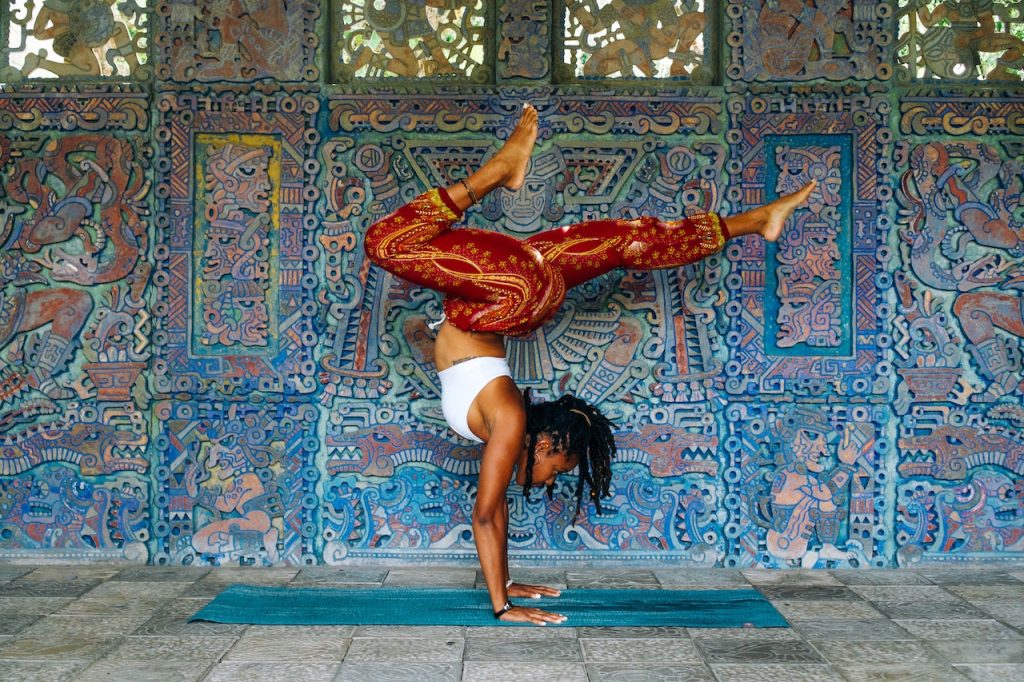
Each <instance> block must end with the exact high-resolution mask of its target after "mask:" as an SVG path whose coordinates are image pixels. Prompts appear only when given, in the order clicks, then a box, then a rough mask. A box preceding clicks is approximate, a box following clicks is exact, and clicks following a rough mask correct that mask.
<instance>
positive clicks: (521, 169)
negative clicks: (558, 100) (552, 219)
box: [491, 104, 537, 190]
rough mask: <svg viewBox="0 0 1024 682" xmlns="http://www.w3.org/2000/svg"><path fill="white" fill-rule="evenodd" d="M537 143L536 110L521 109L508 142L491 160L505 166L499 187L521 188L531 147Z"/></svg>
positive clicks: (531, 151)
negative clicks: (521, 112) (520, 114)
mask: <svg viewBox="0 0 1024 682" xmlns="http://www.w3.org/2000/svg"><path fill="white" fill-rule="evenodd" d="M536 142H537V110H536V109H534V108H533V105H531V104H527V105H525V106H524V107H523V115H522V116H520V117H519V123H517V124H516V129H515V130H513V131H512V135H510V136H509V138H508V141H506V142H505V144H504V145H503V146H502V148H501V149H499V150H498V153H497V154H495V155H494V158H492V159H491V162H492V163H496V164H502V165H504V166H506V169H505V170H504V175H503V176H502V178H501V180H500V181H499V183H498V184H499V185H501V186H502V187H507V188H508V189H512V190H516V189H519V188H520V187H522V186H523V180H525V179H526V166H527V165H528V164H529V162H530V154H532V153H533V145H534V144H535V143H536Z"/></svg>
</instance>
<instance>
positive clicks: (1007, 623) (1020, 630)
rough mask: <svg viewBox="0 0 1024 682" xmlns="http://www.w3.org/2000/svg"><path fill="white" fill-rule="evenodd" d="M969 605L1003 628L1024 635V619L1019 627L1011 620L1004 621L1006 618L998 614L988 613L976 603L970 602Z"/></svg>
mask: <svg viewBox="0 0 1024 682" xmlns="http://www.w3.org/2000/svg"><path fill="white" fill-rule="evenodd" d="M968 603H970V605H971V606H973V607H974V608H975V609H977V610H978V611H980V612H982V613H984V614H985V615H986V616H988V617H989V618H991V619H992V620H994V621H996V622H997V623H999V624H1000V625H1002V626H1003V627H1008V628H1010V629H1011V630H1013V631H1014V632H1017V633H1019V634H1021V635H1024V619H1022V620H1021V624H1020V625H1019V626H1018V625H1013V624H1012V623H1011V622H1010V621H1009V620H1007V619H1004V618H1002V617H1000V616H997V615H996V614H994V613H992V612H991V611H986V610H985V609H984V608H982V607H981V606H979V605H977V604H975V603H974V602H968Z"/></svg>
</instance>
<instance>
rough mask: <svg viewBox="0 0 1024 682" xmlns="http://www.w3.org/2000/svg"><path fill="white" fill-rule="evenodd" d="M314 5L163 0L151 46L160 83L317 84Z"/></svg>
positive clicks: (298, 0)
mask: <svg viewBox="0 0 1024 682" xmlns="http://www.w3.org/2000/svg"><path fill="white" fill-rule="evenodd" d="M320 4H321V3H320V2H318V1H317V0H293V1H292V2H289V3H287V4H286V3H285V2H284V1H283V0H269V1H268V2H257V3H250V2H240V1H239V0H227V2H225V1H224V0H189V1H187V2H186V1H184V0H162V1H161V2H158V3H157V5H156V21H155V22H154V23H155V25H156V26H155V31H154V35H153V43H154V45H155V49H156V50H157V51H158V52H159V54H158V55H157V57H156V59H155V60H154V61H155V62H156V64H157V66H156V69H155V71H156V76H157V78H159V79H160V80H163V81H173V82H178V83H188V82H195V81H204V82H216V81H242V82H249V81H257V80H260V79H273V80H275V81H316V80H317V79H318V78H319V77H320V69H319V68H318V67H317V66H316V50H317V47H318V45H319V44H320V36H319V35H318V34H317V32H316V24H317V20H318V19H319V18H320Z"/></svg>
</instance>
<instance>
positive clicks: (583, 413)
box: [523, 389, 615, 520]
mask: <svg viewBox="0 0 1024 682" xmlns="http://www.w3.org/2000/svg"><path fill="white" fill-rule="evenodd" d="M523 402H524V403H525V407H526V433H527V436H528V438H529V440H528V443H527V450H526V485H525V487H524V488H523V495H524V496H525V497H526V498H527V499H529V498H530V488H531V487H532V486H533V463H534V461H535V450H536V447H537V436H538V435H540V434H542V433H546V434H548V435H549V436H550V437H551V447H552V448H553V449H555V450H561V451H562V452H565V453H568V454H570V455H576V457H577V458H578V459H579V470H580V478H579V484H578V485H577V486H576V514H575V516H574V517H573V520H575V519H576V518H578V517H579V515H580V511H581V509H582V508H583V488H584V484H586V485H587V486H589V487H590V498H591V499H592V500H594V506H595V507H596V508H597V513H598V514H600V513H601V498H602V497H608V496H609V492H608V489H609V486H610V485H611V481H612V469H611V463H612V458H613V457H614V456H615V437H614V436H613V435H612V423H611V422H610V421H609V420H608V418H607V417H605V416H604V415H603V414H601V413H600V412H599V411H598V409H597V408H596V407H594V406H593V405H591V404H590V403H588V402H586V401H585V400H580V399H579V398H577V397H575V396H572V395H563V396H562V397H561V398H559V399H558V400H555V401H552V402H546V403H531V402H530V389H526V390H525V391H523ZM553 488H554V486H549V487H548V498H551V496H552V495H553V493H554V490H553Z"/></svg>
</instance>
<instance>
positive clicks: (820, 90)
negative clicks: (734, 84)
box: [726, 86, 892, 116]
mask: <svg viewBox="0 0 1024 682" xmlns="http://www.w3.org/2000/svg"><path fill="white" fill-rule="evenodd" d="M729 91H730V93H731V94H730V96H729V97H728V99H727V104H726V107H727V108H728V110H729V112H730V113H733V114H737V113H740V112H744V111H746V112H751V113H754V114H825V113H829V114H840V113H847V114H854V115H855V116H856V115H869V114H872V113H873V112H876V111H877V112H879V113H881V114H887V113H888V112H889V110H890V109H891V107H892V105H891V103H890V102H889V99H888V97H887V96H886V94H885V91H884V90H883V89H881V88H878V89H874V88H855V87H852V86H843V87H829V86H824V87H823V86H809V87H793V88H736V89H733V88H729Z"/></svg>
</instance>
